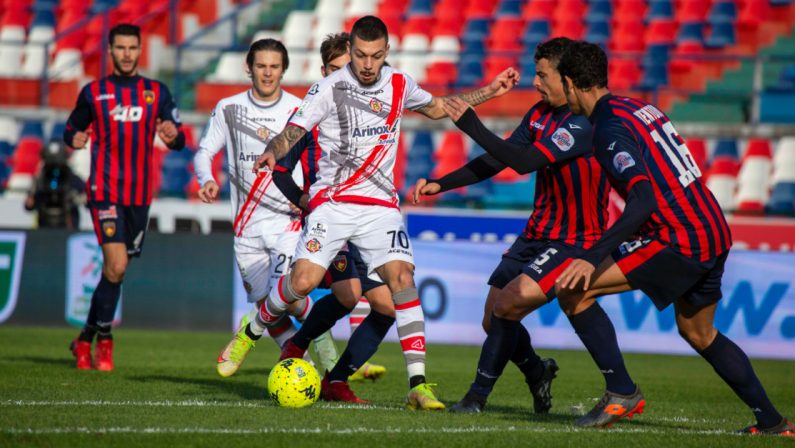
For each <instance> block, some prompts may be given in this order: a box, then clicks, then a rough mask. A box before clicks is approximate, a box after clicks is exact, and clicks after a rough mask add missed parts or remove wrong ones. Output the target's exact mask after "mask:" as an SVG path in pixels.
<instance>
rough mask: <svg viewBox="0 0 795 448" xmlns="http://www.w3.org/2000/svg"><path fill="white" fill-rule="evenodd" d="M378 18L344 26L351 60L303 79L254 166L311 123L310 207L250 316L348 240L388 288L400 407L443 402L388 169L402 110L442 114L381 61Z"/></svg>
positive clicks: (303, 281)
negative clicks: (403, 370)
mask: <svg viewBox="0 0 795 448" xmlns="http://www.w3.org/2000/svg"><path fill="white" fill-rule="evenodd" d="M387 40H388V33H387V29H386V26H385V25H384V23H383V22H382V21H381V20H380V19H378V18H377V17H374V16H365V17H362V18H361V19H359V20H357V21H356V23H354V25H353V29H352V31H351V40H350V54H351V62H350V64H348V65H347V66H346V67H345V68H344V69H342V70H338V71H336V72H334V73H332V74H331V75H329V76H328V77H326V78H325V79H323V80H322V81H320V82H319V83H317V84H315V85H314V86H312V88H311V89H310V90H309V92H308V93H307V95H306V97H305V98H304V102H303V103H302V104H301V107H299V109H298V111H297V112H296V114H295V115H294V116H293V118H292V119H291V120H290V123H288V125H287V127H286V128H285V129H284V131H282V133H281V134H279V135H278V136H277V137H276V138H274V139H273V140H272V141H271V142H270V143H269V144H268V147H267V148H266V150H265V152H264V153H263V154H262V155H261V156H260V158H259V159H258V160H257V163H256V164H255V166H256V167H265V166H267V167H268V168H270V169H273V167H274V166H275V164H276V160H278V159H281V158H283V157H284V156H285V155H286V154H287V152H288V151H289V150H290V148H291V147H292V146H293V145H294V144H295V143H296V142H297V141H299V140H300V139H301V138H303V136H304V135H305V134H306V133H307V130H310V129H313V128H314V127H315V126H317V127H318V143H319V145H320V147H321V148H323V150H324V155H323V156H322V157H321V158H320V160H319V161H318V165H319V173H318V181H317V182H315V183H314V184H313V185H312V187H311V189H310V196H311V199H310V200H309V204H308V207H309V209H310V210H311V213H310V214H309V215H308V217H307V225H306V226H305V227H304V231H303V233H302V234H301V239H300V243H299V246H298V248H297V251H296V258H297V261H296V264H295V267H294V268H293V270H292V271H291V272H290V273H288V274H287V276H285V277H284V278H283V279H282V280H281V281H280V282H279V286H278V287H277V288H273V289H272V290H271V292H270V294H269V295H268V300H267V301H266V303H265V304H264V305H263V306H262V308H261V309H260V313H259V315H258V317H257V318H258V319H260V318H262V319H277V318H278V316H280V315H281V314H282V313H283V312H284V310H285V309H286V308H287V306H288V305H289V304H291V303H293V302H295V301H297V300H301V299H302V298H303V297H304V296H305V295H306V294H307V293H308V292H309V291H311V290H312V289H314V288H315V287H316V286H317V285H318V284H319V283H320V281H321V280H322V278H323V275H324V273H325V272H326V269H327V267H328V266H329V263H330V262H331V261H332V259H333V258H334V257H335V256H336V254H337V252H338V251H339V250H340V249H341V248H342V246H343V245H344V244H345V243H346V242H347V241H350V242H352V243H354V244H355V245H356V247H358V249H359V251H360V252H361V255H362V258H363V259H364V262H365V263H366V264H367V266H368V268H369V272H368V275H372V274H375V273H377V274H378V275H379V276H380V277H381V278H382V279H383V280H384V282H385V283H386V284H387V286H389V290H390V291H391V293H392V301H393V302H394V304H395V311H396V312H395V314H396V320H397V330H398V336H399V338H400V342H401V347H402V348H403V351H404V355H405V356H406V357H408V359H409V361H408V370H409V376H410V380H409V387H410V391H409V394H408V397H407V405H408V407H409V408H411V409H444V405H443V404H442V403H441V402H440V401H438V400H437V399H436V397H435V396H434V394H433V391H432V390H431V388H430V386H429V385H428V384H427V383H426V382H425V323H424V319H423V314H422V308H421V306H420V299H419V297H418V295H417V289H416V287H415V285H414V273H413V270H414V264H413V254H412V250H411V243H410V241H409V238H408V235H407V234H406V231H405V227H404V224H403V218H402V216H401V214H400V210H399V208H398V198H397V193H396V191H395V187H394V183H393V168H394V164H395V154H396V152H397V142H398V138H399V137H400V120H401V118H402V112H403V109H406V108H407V109H412V110H415V111H417V112H419V113H421V114H423V115H426V116H428V117H431V118H434V119H439V118H443V117H445V116H446V114H445V112H444V110H442V103H443V99H442V98H438V97H437V98H434V97H432V96H431V95H430V94H429V93H427V92H426V91H424V90H422V89H421V88H420V87H419V86H417V84H416V83H415V82H414V80H413V79H411V78H410V77H409V76H408V75H406V74H405V73H403V72H401V71H399V70H396V69H394V68H392V67H387V66H385V65H384V60H385V59H386V57H387V55H388V54H389V44H388V41H387ZM517 81H518V75H517V73H516V72H515V71H514V70H513V69H512V68H509V69H506V70H505V71H504V72H502V73H501V74H500V75H498V76H497V78H496V79H495V80H494V81H492V82H491V83H490V84H489V85H488V86H486V87H483V88H481V89H478V90H476V91H474V92H470V93H466V94H462V95H461V97H462V98H463V99H464V100H465V101H467V102H469V103H470V104H473V105H476V104H480V103H482V102H483V101H486V100H488V99H489V98H492V97H494V96H498V95H502V94H504V93H505V92H507V91H508V90H510V89H511V88H512V87H513V86H514V85H515V84H516V82H517Z"/></svg>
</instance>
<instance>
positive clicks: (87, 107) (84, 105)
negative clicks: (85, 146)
mask: <svg viewBox="0 0 795 448" xmlns="http://www.w3.org/2000/svg"><path fill="white" fill-rule="evenodd" d="M90 85H91V84H86V86H85V87H83V89H82V90H80V94H79V95H78V96H77V104H75V108H74V109H73V110H72V112H71V113H70V114H69V119H67V120H66V129H64V133H63V140H64V142H65V143H66V144H67V145H68V146H72V139H74V137H75V134H77V132H78V131H81V132H82V131H85V130H86V129H88V127H89V126H90V125H91V121H92V120H93V118H92V117H91V104H89V102H88V101H89V98H90V95H91V91H90Z"/></svg>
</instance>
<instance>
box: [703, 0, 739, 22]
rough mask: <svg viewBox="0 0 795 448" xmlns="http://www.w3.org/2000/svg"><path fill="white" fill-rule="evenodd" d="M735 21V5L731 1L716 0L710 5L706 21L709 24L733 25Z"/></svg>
mask: <svg viewBox="0 0 795 448" xmlns="http://www.w3.org/2000/svg"><path fill="white" fill-rule="evenodd" d="M735 19H737V5H736V4H735V3H734V1H733V0H718V1H716V2H714V3H713V4H712V8H711V9H710V12H709V17H708V19H707V21H708V22H709V23H711V24H716V23H733V22H734V21H735Z"/></svg>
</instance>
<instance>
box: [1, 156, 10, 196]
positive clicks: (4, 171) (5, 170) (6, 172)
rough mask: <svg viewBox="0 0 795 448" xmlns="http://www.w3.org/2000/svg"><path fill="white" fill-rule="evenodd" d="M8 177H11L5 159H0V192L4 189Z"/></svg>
mask: <svg viewBox="0 0 795 448" xmlns="http://www.w3.org/2000/svg"><path fill="white" fill-rule="evenodd" d="M9 177H11V167H10V166H8V162H7V161H6V160H5V159H3V158H0V191H3V189H4V188H5V185H6V183H7V182H8V178H9Z"/></svg>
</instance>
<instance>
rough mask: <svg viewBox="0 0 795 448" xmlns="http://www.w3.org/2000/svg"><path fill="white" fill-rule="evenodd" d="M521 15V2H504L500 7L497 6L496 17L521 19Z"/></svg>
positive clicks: (508, 0)
mask: <svg viewBox="0 0 795 448" xmlns="http://www.w3.org/2000/svg"><path fill="white" fill-rule="evenodd" d="M521 15H522V1H521V0H502V1H501V2H500V4H499V6H497V14H496V17H520V16H521Z"/></svg>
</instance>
